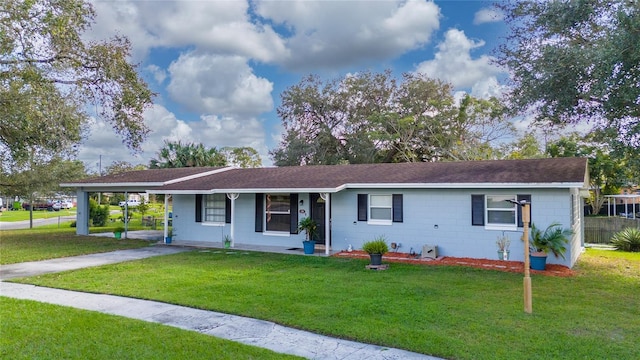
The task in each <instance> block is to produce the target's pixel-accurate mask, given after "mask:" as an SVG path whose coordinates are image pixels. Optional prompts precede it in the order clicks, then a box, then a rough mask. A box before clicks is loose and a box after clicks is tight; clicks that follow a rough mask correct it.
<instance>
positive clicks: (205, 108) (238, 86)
mask: <svg viewBox="0 0 640 360" xmlns="http://www.w3.org/2000/svg"><path fill="white" fill-rule="evenodd" d="M169 73H170V76H171V80H170V83H169V85H168V86H167V91H168V92H169V95H170V96H171V98H172V99H173V100H175V101H177V102H179V103H181V104H183V105H184V106H186V107H187V108H188V109H189V110H191V111H194V112H199V113H206V114H223V115H231V114H233V115H242V116H256V115H258V114H261V113H263V112H268V111H271V110H272V109H273V99H272V97H271V91H272V90H273V83H271V82H270V81H268V80H267V79H264V78H259V77H257V76H256V75H254V74H253V72H252V69H251V68H250V67H249V66H248V65H247V63H246V59H244V58H242V57H239V56H216V55H208V54H196V53H193V52H192V53H188V54H183V55H181V56H180V58H178V59H177V60H176V61H174V62H173V63H171V65H170V66H169Z"/></svg>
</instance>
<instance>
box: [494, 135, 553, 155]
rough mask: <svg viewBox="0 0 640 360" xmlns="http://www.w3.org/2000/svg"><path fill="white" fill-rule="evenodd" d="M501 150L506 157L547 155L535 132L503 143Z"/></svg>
mask: <svg viewBox="0 0 640 360" xmlns="http://www.w3.org/2000/svg"><path fill="white" fill-rule="evenodd" d="M501 152H502V153H503V154H504V155H503V158H505V159H537V158H543V157H546V156H545V155H544V153H543V152H542V147H541V146H540V143H539V142H538V139H537V138H536V135H535V133H534V132H528V133H526V134H524V135H523V136H522V137H521V138H519V139H516V140H515V141H513V142H511V143H508V144H506V145H503V146H502V148H501Z"/></svg>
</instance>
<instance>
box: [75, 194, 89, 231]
mask: <svg viewBox="0 0 640 360" xmlns="http://www.w3.org/2000/svg"><path fill="white" fill-rule="evenodd" d="M76 196H77V197H78V199H77V201H76V234H77V235H89V193H88V192H86V191H84V190H78V192H77V193H76Z"/></svg>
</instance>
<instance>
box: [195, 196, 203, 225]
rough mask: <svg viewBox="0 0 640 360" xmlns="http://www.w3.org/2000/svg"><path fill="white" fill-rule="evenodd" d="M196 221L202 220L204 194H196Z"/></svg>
mask: <svg viewBox="0 0 640 360" xmlns="http://www.w3.org/2000/svg"><path fill="white" fill-rule="evenodd" d="M196 222H197V223H199V222H202V194H196Z"/></svg>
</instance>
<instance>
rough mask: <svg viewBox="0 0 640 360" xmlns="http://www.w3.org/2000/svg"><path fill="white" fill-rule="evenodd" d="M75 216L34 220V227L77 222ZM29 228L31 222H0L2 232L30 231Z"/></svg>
mask: <svg viewBox="0 0 640 360" xmlns="http://www.w3.org/2000/svg"><path fill="white" fill-rule="evenodd" d="M75 219H76V216H75V215H68V216H55V217H50V218H47V219H33V227H38V226H43V225H50V224H57V223H58V222H64V221H70V220H75ZM28 228H29V220H22V221H11V222H7V221H0V230H17V229H28Z"/></svg>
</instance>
